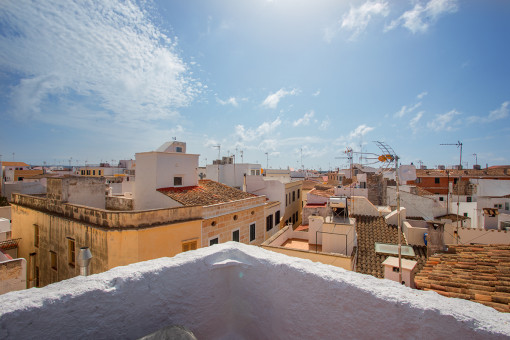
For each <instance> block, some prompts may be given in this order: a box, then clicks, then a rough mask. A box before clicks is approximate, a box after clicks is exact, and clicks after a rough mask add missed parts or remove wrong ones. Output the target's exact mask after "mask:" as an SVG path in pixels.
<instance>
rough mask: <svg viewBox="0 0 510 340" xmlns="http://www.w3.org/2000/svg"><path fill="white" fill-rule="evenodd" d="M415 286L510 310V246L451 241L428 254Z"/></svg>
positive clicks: (416, 277) (498, 308) (502, 309)
mask: <svg viewBox="0 0 510 340" xmlns="http://www.w3.org/2000/svg"><path fill="white" fill-rule="evenodd" d="M414 281H415V283H416V287H417V288H418V289H423V290H433V291H435V292H437V293H439V294H441V295H445V296H449V297H456V298H461V299H465V300H472V301H475V302H479V303H482V304H484V305H486V306H489V307H492V308H494V309H496V310H498V311H501V312H510V307H509V303H510V246H509V245H450V246H449V252H448V253H445V254H436V255H434V256H433V257H429V260H428V261H427V263H426V265H425V266H424V267H423V269H422V270H421V271H420V272H419V273H418V274H417V275H416V276H415V279H414Z"/></svg>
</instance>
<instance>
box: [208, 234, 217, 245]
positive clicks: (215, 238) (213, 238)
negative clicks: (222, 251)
mask: <svg viewBox="0 0 510 340" xmlns="http://www.w3.org/2000/svg"><path fill="white" fill-rule="evenodd" d="M213 240H218V241H217V242H216V243H212V244H211V241H213ZM208 243H209V247H210V246H213V245H215V244H220V235H216V236H213V237H209V241H208Z"/></svg>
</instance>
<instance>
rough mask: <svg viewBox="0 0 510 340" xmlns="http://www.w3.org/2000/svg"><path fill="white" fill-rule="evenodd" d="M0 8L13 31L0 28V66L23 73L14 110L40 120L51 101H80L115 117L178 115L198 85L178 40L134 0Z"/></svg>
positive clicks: (21, 4) (0, 5) (53, 103)
mask: <svg viewBox="0 0 510 340" xmlns="http://www.w3.org/2000/svg"><path fill="white" fill-rule="evenodd" d="M0 11H2V12H3V13H4V15H3V17H4V19H5V20H6V21H5V22H4V25H6V26H7V27H8V30H9V31H10V32H15V34H2V35H0V67H1V68H2V69H4V70H8V71H9V72H12V73H16V74H19V75H20V77H21V80H20V81H19V83H18V84H17V85H16V86H14V88H13V89H12V94H11V102H10V105H11V106H12V112H13V113H16V114H19V115H22V116H25V117H34V118H38V119H40V118H42V117H41V114H40V112H42V111H43V109H44V108H46V107H47V106H48V105H51V108H52V110H53V112H60V111H63V110H61V108H62V107H63V105H64V103H66V102H67V101H77V100H79V101H80V102H81V103H84V104H85V105H87V106H89V107H95V108H97V109H98V110H103V111H105V112H108V114H110V115H111V117H110V119H112V120H114V121H115V122H119V121H149V120H156V119H162V118H169V117H175V116H176V115H177V113H176V112H175V110H176V109H177V108H180V107H184V106H186V105H188V104H189V103H190V102H191V101H192V100H193V98H194V97H195V96H196V95H197V94H198V93H199V92H200V91H201V88H202V85H201V84H200V83H199V82H197V81H195V80H193V79H192V78H191V76H190V72H189V70H188V66H187V64H186V63H185V62H184V61H183V60H182V59H181V58H180V57H179V56H178V54H177V52H176V45H175V42H174V41H172V39H171V38H169V37H168V36H166V35H165V34H164V33H162V32H161V31H160V30H159V29H158V28H157V27H156V26H155V25H153V24H152V22H151V21H150V19H149V15H148V13H147V12H146V11H145V10H144V9H142V8H140V7H138V5H137V4H135V3H132V2H123V1H117V0H105V1H102V2H101V3H100V4H99V3H85V2H71V1H64V2H60V3H56V2H44V3H43V2H35V3H29V2H23V1H11V2H1V3H0ZM4 28H5V26H4ZM59 108H60V110H59ZM61 119H63V120H65V119H66V117H65V116H62V117H61Z"/></svg>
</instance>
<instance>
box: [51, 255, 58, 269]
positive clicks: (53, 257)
mask: <svg viewBox="0 0 510 340" xmlns="http://www.w3.org/2000/svg"><path fill="white" fill-rule="evenodd" d="M50 268H51V269H52V270H54V271H58V256H57V253H56V252H54V251H53V250H50Z"/></svg>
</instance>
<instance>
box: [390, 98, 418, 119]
mask: <svg viewBox="0 0 510 340" xmlns="http://www.w3.org/2000/svg"><path fill="white" fill-rule="evenodd" d="M420 106H421V102H418V103H416V104H414V105H413V106H411V107H407V106H406V105H404V106H402V108H401V109H400V111H398V112H396V113H395V115H394V116H395V117H398V118H402V117H404V116H405V115H406V114H408V113H411V112H413V111H414V110H416V109H417V108H419V107H420Z"/></svg>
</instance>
